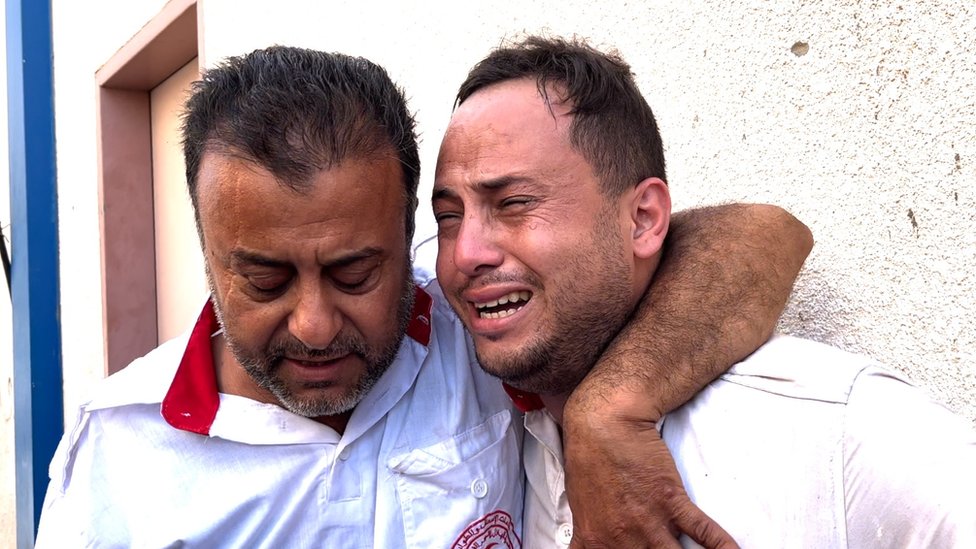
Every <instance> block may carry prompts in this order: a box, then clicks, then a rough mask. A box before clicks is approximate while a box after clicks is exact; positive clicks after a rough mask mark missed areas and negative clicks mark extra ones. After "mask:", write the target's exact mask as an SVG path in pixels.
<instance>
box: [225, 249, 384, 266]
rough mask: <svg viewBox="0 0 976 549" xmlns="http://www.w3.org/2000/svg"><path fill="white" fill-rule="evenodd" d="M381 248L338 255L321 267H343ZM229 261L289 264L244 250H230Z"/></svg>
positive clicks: (379, 251) (381, 250)
mask: <svg viewBox="0 0 976 549" xmlns="http://www.w3.org/2000/svg"><path fill="white" fill-rule="evenodd" d="M383 253H384V252H383V249H382V248H377V247H373V246H370V247H366V248H361V249H359V250H355V251H353V252H350V253H348V254H346V255H343V256H340V257H338V258H335V259H333V260H332V261H329V262H328V263H325V264H324V265H323V267H345V266H347V265H351V264H353V263H356V262H357V261H362V260H364V259H369V258H371V257H376V256H378V255H382V254H383ZM230 255H231V261H232V262H234V263H243V264H248V265H257V266H260V267H271V268H282V267H288V266H290V265H291V264H290V263H288V262H287V261H280V260H277V259H271V258H270V257H265V256H263V255H260V254H257V253H254V252H248V251H246V250H234V251H233V252H231V254H230Z"/></svg>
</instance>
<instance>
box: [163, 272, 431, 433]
mask: <svg viewBox="0 0 976 549" xmlns="http://www.w3.org/2000/svg"><path fill="white" fill-rule="evenodd" d="M212 299H213V298H211V299H209V300H207V303H206V304H205V305H204V306H203V311H202V312H201V313H200V316H199V318H197V322H196V324H195V325H194V326H193V330H192V331H191V332H190V339H189V341H188V342H187V345H186V351H184V352H183V359H182V360H181V361H180V365H179V367H178V368H177V370H176V376H174V377H173V382H172V383H171V384H170V387H169V391H167V392H166V397H165V398H163V404H162V408H161V412H162V415H163V419H165V420H166V422H167V423H169V424H170V425H172V426H173V427H175V428H177V429H180V430H182V431H189V432H191V433H198V434H201V435H209V434H210V426H211V425H213V422H214V419H215V418H216V417H217V408H219V407H220V395H219V394H218V392H217V372H216V371H215V369H214V363H213V353H212V351H211V349H210V338H211V337H212V336H213V334H214V333H216V332H217V330H218V329H220V324H219V323H218V322H217V314H216V313H215V312H214V308H213V301H212ZM432 304H433V299H431V297H430V294H428V293H427V292H425V291H424V290H423V289H421V288H420V287H417V288H416V293H415V295H414V303H413V312H412V313H411V315H412V316H411V319H410V323H409V324H408V325H407V335H408V336H410V337H411V338H412V339H414V340H415V341H417V342H418V343H420V344H421V345H424V346H427V345H428V344H430V322H431V320H430V312H431V305H432Z"/></svg>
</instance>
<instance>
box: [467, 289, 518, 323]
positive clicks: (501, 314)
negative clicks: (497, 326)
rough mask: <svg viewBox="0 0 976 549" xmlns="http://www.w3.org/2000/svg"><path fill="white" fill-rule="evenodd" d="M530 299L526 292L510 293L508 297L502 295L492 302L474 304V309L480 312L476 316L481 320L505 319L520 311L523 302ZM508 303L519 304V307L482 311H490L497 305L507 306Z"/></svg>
mask: <svg viewBox="0 0 976 549" xmlns="http://www.w3.org/2000/svg"><path fill="white" fill-rule="evenodd" d="M531 297H532V294H531V293H530V292H527V291H521V292H512V293H510V294H508V295H504V296H502V297H499V298H498V299H495V300H492V301H488V302H485V303H475V308H476V309H479V310H480V311H481V312H479V313H478V316H480V317H481V318H505V317H507V316H512V315H513V314H515V313H517V312H518V311H519V310H520V309H522V307H524V306H525V304H524V302H527V301H528V300H529V299H530V298H531ZM509 303H512V304H515V303H519V305H517V306H515V307H514V308H511V309H503V310H501V311H493V312H488V311H485V310H484V309H490V308H492V307H498V306H499V305H507V304H509Z"/></svg>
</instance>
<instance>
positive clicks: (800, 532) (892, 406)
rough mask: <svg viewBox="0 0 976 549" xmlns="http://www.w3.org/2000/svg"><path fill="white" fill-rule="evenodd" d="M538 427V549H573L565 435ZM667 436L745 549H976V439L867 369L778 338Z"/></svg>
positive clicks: (542, 420)
mask: <svg viewBox="0 0 976 549" xmlns="http://www.w3.org/2000/svg"><path fill="white" fill-rule="evenodd" d="M536 404H538V403H536ZM520 405H521V406H522V407H523V408H532V407H535V406H533V405H532V404H531V403H528V404H527V403H526V401H525V400H524V399H523V400H522V401H521V402H520ZM525 426H526V431H527V436H526V439H525V445H524V456H525V467H526V475H527V477H528V486H527V488H526V502H525V505H526V509H525V511H526V514H525V538H524V541H525V547H526V548H530V549H535V548H541V547H564V546H565V545H566V544H567V543H568V541H569V538H570V537H572V514H571V513H570V511H569V506H568V503H567V501H566V495H565V491H564V486H563V480H564V476H563V469H562V464H563V461H562V452H561V450H560V448H561V442H560V440H559V432H558V430H557V429H556V427H555V424H554V422H553V421H552V419H551V417H550V416H549V415H548V414H547V413H546V412H545V411H544V410H538V409H537V410H535V411H531V412H528V413H527V414H526V416H525ZM660 428H661V434H662V437H663V438H664V441H665V443H666V444H667V445H668V448H669V449H670V450H671V452H672V454H673V455H674V458H675V460H676V462H677V466H678V471H679V472H680V474H681V478H682V480H683V481H684V484H685V487H686V489H687V491H688V494H689V496H690V497H691V499H692V500H693V501H694V502H695V503H696V504H697V505H698V506H699V507H700V508H701V509H702V510H703V511H704V512H705V513H707V514H708V515H709V516H710V517H712V518H713V519H715V520H716V521H717V522H718V523H719V524H720V525H721V526H722V527H723V528H725V530H726V531H728V532H729V534H731V535H732V537H733V538H735V540H736V541H737V542H738V543H739V544H740V546H742V547H743V548H744V549H748V548H752V547H758V548H766V547H777V548H780V547H798V548H809V547H816V548H841V547H863V548H882V547H918V548H928V547H932V548H936V547H937V548H948V547H976V503H974V501H976V433H974V432H973V430H972V428H971V426H970V425H969V424H968V423H967V422H965V421H964V420H963V419H962V418H960V417H958V416H956V415H954V414H952V413H951V412H949V411H948V410H947V409H946V408H944V407H943V406H941V405H939V404H937V403H935V402H933V401H932V400H930V399H929V398H928V397H927V396H926V395H925V394H924V393H923V392H922V391H920V390H919V389H917V388H915V387H913V386H911V385H910V384H908V383H907V382H906V381H904V380H903V379H901V378H900V377H898V376H896V375H894V374H892V373H889V372H887V371H885V370H883V369H881V368H879V367H878V366H876V365H874V364H872V363H871V362H870V361H869V360H867V359H865V358H863V357H859V356H856V355H852V354H849V353H846V352H844V351H840V350H838V349H835V348H832V347H828V346H826V345H822V344H819V343H815V342H812V341H806V340H801V339H796V338H791V337H785V336H779V337H775V338H773V339H772V340H771V341H770V342H769V343H767V344H766V345H764V346H763V347H762V348H760V350H758V351H757V352H756V353H755V354H753V355H752V356H751V357H749V358H748V359H746V360H745V361H743V362H741V363H739V364H737V365H736V366H735V367H734V368H732V369H731V370H730V371H729V373H727V374H725V375H723V376H722V377H721V378H719V379H718V380H716V381H715V382H713V383H712V384H710V385H709V386H708V387H706V388H705V389H704V390H703V391H702V392H701V393H700V394H699V395H698V396H697V397H695V398H694V399H693V400H692V401H691V402H689V403H688V404H686V405H684V406H682V407H681V408H679V409H677V410H676V411H675V412H673V413H671V414H668V416H667V417H666V418H665V419H664V420H663V423H662V425H661V427H660ZM608 511H609V510H608ZM682 544H683V545H684V546H686V547H695V546H696V545H695V544H694V543H693V542H691V541H690V540H688V539H687V538H684V539H682Z"/></svg>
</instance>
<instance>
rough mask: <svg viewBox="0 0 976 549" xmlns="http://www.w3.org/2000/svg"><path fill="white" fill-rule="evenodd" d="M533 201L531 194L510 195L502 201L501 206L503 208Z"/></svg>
mask: <svg viewBox="0 0 976 549" xmlns="http://www.w3.org/2000/svg"><path fill="white" fill-rule="evenodd" d="M533 201H534V199H533V198H532V197H531V196H510V197H508V198H506V199H504V200H502V201H501V206H502V207H503V208H509V207H519V206H527V205H529V204H531V203H532V202H533Z"/></svg>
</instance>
